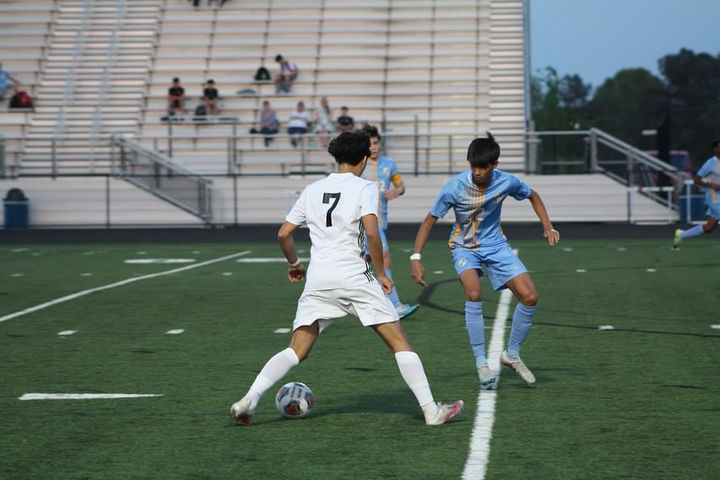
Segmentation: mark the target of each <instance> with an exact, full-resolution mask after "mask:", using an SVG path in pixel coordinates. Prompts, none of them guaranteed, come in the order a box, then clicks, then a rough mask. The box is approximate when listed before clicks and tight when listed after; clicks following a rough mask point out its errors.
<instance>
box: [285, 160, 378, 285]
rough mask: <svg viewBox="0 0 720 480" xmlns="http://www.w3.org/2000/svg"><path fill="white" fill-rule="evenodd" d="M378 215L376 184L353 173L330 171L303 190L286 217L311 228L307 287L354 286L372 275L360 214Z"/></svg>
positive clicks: (291, 221) (288, 220) (294, 222)
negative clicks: (366, 253)
mask: <svg viewBox="0 0 720 480" xmlns="http://www.w3.org/2000/svg"><path fill="white" fill-rule="evenodd" d="M370 214H372V215H375V217H377V216H378V192H377V188H376V187H375V184H374V183H373V182H371V181H369V180H365V179H363V178H360V177H358V176H356V175H354V174H352V173H331V174H330V175H328V176H327V177H325V178H323V179H322V180H318V181H316V182H313V183H311V184H310V185H308V186H307V187H305V190H303V192H302V194H301V195H300V198H298V200H297V202H295V205H293V207H292V209H291V210H290V213H288V214H287V216H286V217H285V221H286V222H289V223H292V224H293V225H300V226H307V227H308V229H309V230H310V241H311V242H312V247H311V249H310V265H309V267H308V271H307V278H306V282H305V290H306V291H308V290H328V289H333V288H344V287H353V286H356V285H358V284H359V283H360V282H365V283H367V282H369V281H373V277H372V276H371V275H370V270H369V266H368V264H367V263H366V262H365V259H364V257H363V255H362V252H363V251H364V247H365V245H364V243H365V232H364V229H363V224H362V221H361V218H362V217H364V216H365V215H370Z"/></svg>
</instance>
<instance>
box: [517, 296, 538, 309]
mask: <svg viewBox="0 0 720 480" xmlns="http://www.w3.org/2000/svg"><path fill="white" fill-rule="evenodd" d="M537 302H538V294H537V292H530V293H526V294H525V295H523V296H522V298H521V299H520V303H522V304H523V305H527V306H528V307H534V306H535V305H537Z"/></svg>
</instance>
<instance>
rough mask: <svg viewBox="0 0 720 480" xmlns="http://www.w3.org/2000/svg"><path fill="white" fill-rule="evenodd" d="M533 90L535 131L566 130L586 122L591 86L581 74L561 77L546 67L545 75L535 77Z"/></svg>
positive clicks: (531, 86)
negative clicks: (584, 80)
mask: <svg viewBox="0 0 720 480" xmlns="http://www.w3.org/2000/svg"><path fill="white" fill-rule="evenodd" d="M541 75H542V76H541ZM530 88H531V95H532V107H533V121H534V122H535V129H536V130H567V129H572V128H575V127H576V126H577V125H579V124H584V123H585V122H586V120H587V118H586V117H587V106H588V103H589V96H590V92H591V91H592V86H591V85H590V84H586V83H585V82H583V80H582V78H580V76H579V75H565V76H563V77H562V78H561V77H558V73H557V71H556V70H555V69H554V68H552V67H546V68H545V72H544V75H543V74H541V73H538V75H535V76H533V78H532V82H531V85H530Z"/></svg>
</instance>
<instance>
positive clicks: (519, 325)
mask: <svg viewBox="0 0 720 480" xmlns="http://www.w3.org/2000/svg"><path fill="white" fill-rule="evenodd" d="M499 157H500V146H499V145H498V144H497V142H496V141H495V139H494V138H493V136H492V135H491V134H490V133H488V138H476V139H475V140H473V141H472V143H471V144H470V147H469V148H468V154H467V160H468V162H469V163H470V171H469V172H468V171H466V172H463V173H461V174H459V175H457V176H455V177H453V178H451V179H450V181H449V182H448V183H447V184H446V185H445V187H444V188H443V190H442V192H440V196H438V198H437V200H436V201H435V203H434V205H433V206H432V209H431V210H430V213H428V215H427V217H425V220H424V221H423V223H422V225H420V229H419V230H418V233H417V237H416V239H415V252H414V253H413V254H412V255H411V256H410V260H411V269H412V277H413V279H414V280H415V281H416V282H417V283H419V284H421V285H423V286H426V285H427V284H426V283H425V280H424V274H425V268H424V267H423V265H422V263H421V253H422V250H423V247H424V246H425V242H426V241H427V238H428V235H429V234H430V230H431V229H432V227H433V225H435V222H437V220H438V218H442V217H443V216H444V215H445V214H446V213H447V211H448V210H450V208H452V209H453V210H454V211H455V225H454V226H453V229H452V233H451V235H450V241H449V245H450V249H451V251H452V258H453V264H454V265H455V270H456V271H457V274H458V276H459V278H460V283H462V286H463V288H464V289H465V324H466V325H467V330H468V336H469V337H470V344H471V346H472V350H473V354H474V355H475V363H476V367H477V372H478V376H479V377H480V388H481V389H483V390H494V389H495V388H497V376H496V375H495V373H493V372H492V371H491V370H490V368H489V367H488V364H487V359H486V356H485V322H484V320H483V313H482V290H481V288H480V277H481V276H482V275H483V272H482V270H481V267H482V266H485V268H486V270H487V275H488V279H489V281H490V284H491V285H492V287H493V288H494V289H495V290H500V289H503V288H509V289H510V290H511V291H512V292H513V294H514V295H515V298H516V299H517V301H518V302H519V303H518V305H517V307H516V308H515V313H514V314H513V320H512V330H511V332H510V339H509V341H508V346H507V350H505V351H503V352H502V354H501V355H500V361H501V363H502V364H503V365H506V366H508V367H510V368H512V369H513V370H514V371H515V373H517V374H518V375H519V376H520V378H522V379H523V380H524V381H525V382H526V383H527V384H528V385H532V384H533V383H535V376H534V375H533V373H532V372H531V371H530V369H529V368H528V367H527V366H526V365H525V363H524V362H523V361H522V360H521V359H520V347H521V346H522V344H523V342H524V341H525V338H526V337H527V334H528V332H529V331H530V326H531V325H532V321H533V316H534V315H535V309H536V305H537V301H538V294H537V291H536V290H535V285H534V284H533V281H532V278H530V274H529V273H528V272H527V269H526V268H525V265H523V263H522V262H521V261H520V259H519V258H518V257H517V255H515V253H514V252H513V251H512V249H511V248H510V245H508V242H507V238H505V235H503V233H502V230H501V229H500V209H501V207H502V202H503V200H505V198H507V197H508V196H511V197H513V198H514V199H516V200H525V199H528V200H530V204H531V205H532V207H533V209H534V210H535V213H536V214H537V216H538V218H539V219H540V222H541V223H542V226H543V231H544V236H545V238H547V241H548V243H549V244H550V246H555V245H556V244H557V243H558V241H559V240H560V234H559V233H558V231H557V230H555V229H554V228H553V225H552V223H551V222H550V219H549V218H548V214H547V210H546V209H545V205H544V204H543V202H542V200H541V199H540V195H538V194H537V192H535V191H534V190H532V189H531V188H530V187H528V186H527V185H526V184H524V183H523V182H521V181H520V180H519V179H518V178H517V177H515V176H513V175H511V174H509V173H507V172H504V171H502V170H498V169H496V167H497V166H498V158H499Z"/></svg>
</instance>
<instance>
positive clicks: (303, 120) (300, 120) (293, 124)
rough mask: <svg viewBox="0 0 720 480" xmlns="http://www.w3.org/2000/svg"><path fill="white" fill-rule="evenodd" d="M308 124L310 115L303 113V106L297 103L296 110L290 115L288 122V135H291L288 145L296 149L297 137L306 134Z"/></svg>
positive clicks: (301, 103)
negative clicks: (290, 144)
mask: <svg viewBox="0 0 720 480" xmlns="http://www.w3.org/2000/svg"><path fill="white" fill-rule="evenodd" d="M309 124H310V115H308V113H307V112H306V111H305V104H304V103H303V102H298V104H297V109H296V110H295V111H294V112H292V113H291V114H290V120H289V121H288V134H290V135H292V137H291V138H290V143H292V146H293V147H297V144H298V140H299V139H300V137H299V135H302V134H304V133H307V131H308V125H309Z"/></svg>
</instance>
